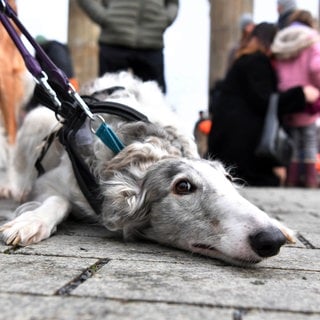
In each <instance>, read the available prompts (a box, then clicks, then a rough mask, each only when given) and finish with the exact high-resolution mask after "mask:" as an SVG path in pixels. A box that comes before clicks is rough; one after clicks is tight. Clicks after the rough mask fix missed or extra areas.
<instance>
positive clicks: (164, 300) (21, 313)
mask: <svg viewBox="0 0 320 320" xmlns="http://www.w3.org/2000/svg"><path fill="white" fill-rule="evenodd" d="M240 192H241V193H243V194H244V195H245V196H246V197H247V198H248V199H249V200H251V201H252V202H253V203H255V204H256V205H258V206H259V207H260V208H262V209H264V210H265V211H267V212H268V213H269V214H270V215H271V216H274V217H276V218H277V219H279V220H281V221H282V222H284V223H285V224H286V225H288V226H289V227H291V228H292V229H294V230H297V232H298V240H297V243H296V244H295V245H290V246H289V245H287V246H285V247H283V248H282V249H281V252H280V254H279V255H278V256H276V257H273V258H270V259H268V260H266V261H264V262H262V263H260V264H258V265H256V266H254V267H252V268H240V267H234V266H230V265H226V264H224V263H222V262H219V261H216V260H214V259H210V258H206V257H201V256H198V255H194V254H191V253H188V252H184V251H179V250H176V249H173V248H167V247H163V246H160V245H156V244H152V243H146V242H135V243H125V242H123V241H122V240H121V239H112V238H110V237H109V236H108V233H107V232H106V230H104V229H103V228H102V227H99V226H97V225H86V224H85V223H81V222H76V221H66V222H65V223H63V224H62V225H61V226H60V227H59V229H58V231H57V233H56V234H55V235H54V236H52V237H51V238H50V239H48V240H45V241H43V242H41V243H39V244H37V245H33V246H29V247H24V248H21V247H20V248H12V247H8V246H6V245H4V244H3V243H0V277H1V278H0V279H1V280H0V319H1V320H2V319H6V320H13V319H18V320H25V319H30V320H31V319H32V320H36V319H39V320H40V319H41V320H43V319H68V320H71V319H80V320H82V319H142V320H144V319H183V320H184V319H195V320H196V319H201V320H205V319H210V320H211V319H222V320H224V319H227V320H258V319H259V320H261V319H263V320H282V319H290V320H291V319H292V320H307V319H308V320H316V319H318V320H319V319H320V190H306V189H284V188H245V189H243V190H241V191H240ZM14 206H15V205H14V203H12V202H10V201H4V200H2V201H0V223H3V222H4V220H5V219H7V218H10V216H11V215H12V213H11V211H12V209H13V208H14Z"/></svg>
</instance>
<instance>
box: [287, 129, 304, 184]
mask: <svg viewBox="0 0 320 320" xmlns="http://www.w3.org/2000/svg"><path fill="white" fill-rule="evenodd" d="M289 131H290V135H291V137H292V139H293V154H292V158H291V162H290V164H289V166H288V168H287V178H286V186H288V187H297V186H299V184H300V168H301V164H300V157H301V136H300V130H299V128H294V127H290V128H289Z"/></svg>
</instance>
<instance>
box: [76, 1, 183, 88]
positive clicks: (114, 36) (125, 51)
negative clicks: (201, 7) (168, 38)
mask: <svg viewBox="0 0 320 320" xmlns="http://www.w3.org/2000/svg"><path fill="white" fill-rule="evenodd" d="M77 1H78V4H79V6H80V7H81V8H82V9H83V10H84V12H85V13H86V14H87V15H88V16H89V17H90V18H91V19H92V20H93V21H94V22H95V23H97V24H98V25H99V26H100V28H101V30H100V31H101V32H100V37H99V75H103V74H104V73H106V72H117V71H120V70H128V69H129V70H131V71H132V72H133V73H134V74H135V75H136V76H137V77H139V78H140V79H142V80H143V81H148V80H155V81H157V82H158V84H159V86H160V87H161V89H162V90H163V92H164V93H165V92H166V82H165V75H164V57H163V47H164V41H163V34H164V32H165V30H166V29H167V28H168V27H169V26H170V25H171V24H172V23H173V21H174V20H175V18H176V16H177V14H178V8H179V0H166V1H163V0H77Z"/></svg>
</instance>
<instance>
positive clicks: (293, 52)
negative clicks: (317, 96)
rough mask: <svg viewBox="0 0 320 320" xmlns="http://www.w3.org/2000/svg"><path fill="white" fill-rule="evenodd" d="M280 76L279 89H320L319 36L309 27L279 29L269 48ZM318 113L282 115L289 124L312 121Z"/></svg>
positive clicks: (298, 26)
mask: <svg viewBox="0 0 320 320" xmlns="http://www.w3.org/2000/svg"><path fill="white" fill-rule="evenodd" d="M271 50H272V52H273V53H274V55H275V58H276V61H275V67H276V71H277V74H278V78H279V86H278V88H279V90H280V91H284V90H287V89H289V88H292V87H296V86H304V85H313V86H315V87H317V88H318V89H319V90H320V36H319V33H318V32H317V31H316V30H315V29H312V28H310V27H307V26H304V25H301V24H296V23H295V24H292V25H290V26H289V27H286V28H284V29H282V30H281V31H279V32H278V34H277V35H276V37H275V40H274V42H273V44H272V47H271ZM317 117H318V115H317V114H309V113H307V112H300V113H294V114H290V115H287V116H285V119H284V121H285V123H286V124H288V125H290V126H306V125H309V124H311V123H314V122H315V121H316V119H317Z"/></svg>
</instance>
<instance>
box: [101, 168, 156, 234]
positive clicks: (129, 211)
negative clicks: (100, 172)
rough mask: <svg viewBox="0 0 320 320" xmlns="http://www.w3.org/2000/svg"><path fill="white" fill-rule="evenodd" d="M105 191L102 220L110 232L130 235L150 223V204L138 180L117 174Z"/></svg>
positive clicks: (105, 186) (105, 187)
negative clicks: (120, 231) (121, 232)
mask: <svg viewBox="0 0 320 320" xmlns="http://www.w3.org/2000/svg"><path fill="white" fill-rule="evenodd" d="M104 189H105V190H104V193H103V196H104V204H103V212H102V219H103V224H104V225H105V226H106V227H107V228H108V229H109V230H112V231H119V230H122V231H123V232H124V233H125V234H126V235H128V234H131V233H132V232H134V230H137V229H139V228H141V227H142V226H143V225H146V224H147V223H148V212H149V208H150V205H148V204H150V202H146V201H145V199H146V193H145V192H143V191H142V188H141V184H140V183H139V182H138V181H137V180H136V179H134V178H132V177H128V175H124V174H122V173H117V174H116V175H115V176H114V177H113V179H112V180H108V182H107V183H105V184H104Z"/></svg>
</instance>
